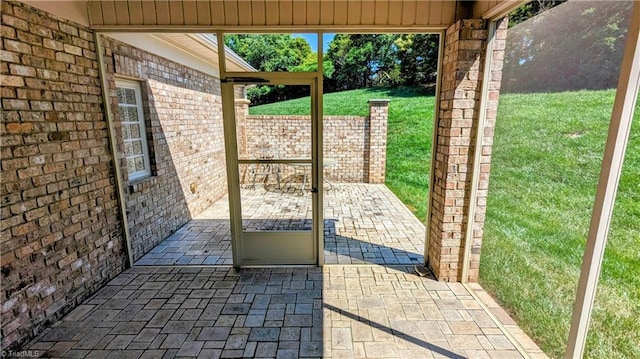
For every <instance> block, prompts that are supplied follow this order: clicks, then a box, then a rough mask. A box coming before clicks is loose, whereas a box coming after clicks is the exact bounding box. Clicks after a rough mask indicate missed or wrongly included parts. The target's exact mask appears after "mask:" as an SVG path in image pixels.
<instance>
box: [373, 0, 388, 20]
mask: <svg viewBox="0 0 640 359" xmlns="http://www.w3.org/2000/svg"><path fill="white" fill-rule="evenodd" d="M388 15H389V1H387V0H378V1H376V15H375V20H374V25H388V24H389V22H388V20H389V18H388Z"/></svg>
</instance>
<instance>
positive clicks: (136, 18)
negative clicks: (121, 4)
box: [129, 0, 144, 25]
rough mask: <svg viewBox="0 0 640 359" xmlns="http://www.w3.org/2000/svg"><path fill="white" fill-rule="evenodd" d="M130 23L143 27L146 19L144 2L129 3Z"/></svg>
mask: <svg viewBox="0 0 640 359" xmlns="http://www.w3.org/2000/svg"><path fill="white" fill-rule="evenodd" d="M129 23H130V24H131V25H142V24H144V19H143V17H142V2H141V1H139V0H138V1H132V0H130V1H129Z"/></svg>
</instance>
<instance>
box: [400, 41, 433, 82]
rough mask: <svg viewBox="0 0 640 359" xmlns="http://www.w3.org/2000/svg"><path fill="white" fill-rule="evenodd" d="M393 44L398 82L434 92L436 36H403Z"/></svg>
mask: <svg viewBox="0 0 640 359" xmlns="http://www.w3.org/2000/svg"><path fill="white" fill-rule="evenodd" d="M394 43H395V45H396V48H397V57H398V61H399V64H400V66H399V73H400V74H401V75H400V76H401V78H400V82H401V83H402V84H403V85H404V86H411V87H419V88H424V89H427V90H429V91H433V90H435V83H436V77H437V71H438V35H426V34H403V35H400V36H399V37H398V38H397V39H396V40H395V42H394Z"/></svg>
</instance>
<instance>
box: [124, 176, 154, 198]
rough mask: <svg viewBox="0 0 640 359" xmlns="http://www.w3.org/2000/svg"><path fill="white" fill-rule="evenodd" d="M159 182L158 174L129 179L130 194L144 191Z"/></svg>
mask: <svg viewBox="0 0 640 359" xmlns="http://www.w3.org/2000/svg"><path fill="white" fill-rule="evenodd" d="M157 183H158V176H148V177H143V178H138V179H135V180H133V181H129V194H133V193H137V192H143V191H145V190H147V189H149V188H151V187H153V186H155V185H156V184H157Z"/></svg>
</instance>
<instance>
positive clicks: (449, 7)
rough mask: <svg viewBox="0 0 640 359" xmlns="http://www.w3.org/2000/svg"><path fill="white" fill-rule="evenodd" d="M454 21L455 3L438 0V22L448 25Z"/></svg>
mask: <svg viewBox="0 0 640 359" xmlns="http://www.w3.org/2000/svg"><path fill="white" fill-rule="evenodd" d="M454 21H456V6H455V4H450V3H447V2H446V1H440V24H446V25H450V24H453V22H454Z"/></svg>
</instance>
